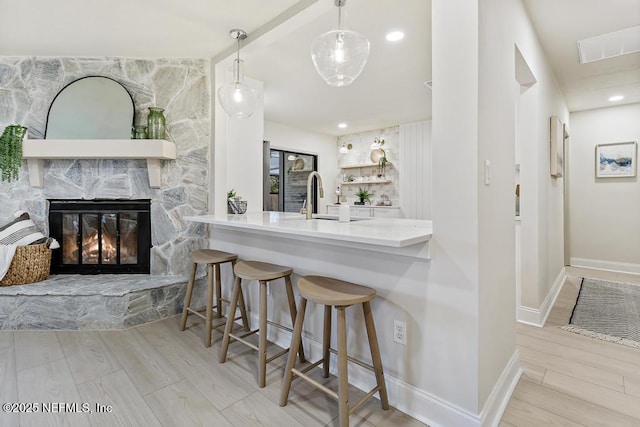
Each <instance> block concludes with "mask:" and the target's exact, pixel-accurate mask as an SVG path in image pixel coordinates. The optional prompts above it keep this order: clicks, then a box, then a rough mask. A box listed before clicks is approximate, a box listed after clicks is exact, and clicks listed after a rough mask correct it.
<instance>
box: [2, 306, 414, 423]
mask: <svg viewBox="0 0 640 427" xmlns="http://www.w3.org/2000/svg"><path fill="white" fill-rule="evenodd" d="M178 324H179V318H178V317H173V318H169V319H165V320H163V321H159V322H155V323H150V324H147V325H143V326H139V327H135V328H132V329H129V330H126V331H99V332H98V331H95V332H94V331H0V403H5V402H21V403H30V402H37V403H42V402H47V403H68V404H71V403H78V404H79V405H80V404H82V403H89V409H91V410H92V411H93V413H88V414H85V413H60V411H61V409H60V407H58V408H57V410H58V413H46V414H44V413H42V411H43V408H42V406H40V407H38V408H37V409H38V410H39V413H23V414H10V413H6V412H4V411H2V412H0V426H2V427H9V426H82V427H85V426H108V427H112V426H136V427H137V426H161V425H162V426H171V427H174V426H190V427H191V426H198V425H201V426H216V427H224V426H242V427H247V426H278V427H285V426H286V427H289V426H333V425H336V426H337V425H338V420H337V415H338V413H337V411H338V407H337V404H336V402H335V401H334V400H333V399H332V398H330V397H328V396H327V395H326V394H324V393H323V392H321V391H319V390H317V389H315V388H314V387H312V386H311V385H309V384H307V383H306V382H303V381H296V382H294V384H293V386H292V390H291V394H290V397H289V404H288V405H287V406H286V407H284V408H282V407H280V406H279V405H278V401H279V398H280V384H281V378H282V375H283V368H284V364H285V363H286V356H284V357H281V358H279V359H277V360H276V361H274V362H272V363H271V364H269V367H268V368H267V387H265V388H263V389H259V388H258V384H257V354H256V352H255V351H253V350H251V349H249V348H248V347H246V346H243V345H240V344H237V343H235V344H231V346H230V348H229V354H228V357H227V362H226V363H224V364H220V363H218V352H219V349H220V343H221V341H222V333H221V330H215V331H214V335H213V340H214V344H213V345H212V346H211V347H210V348H208V349H207V348H205V347H204V346H203V344H202V342H203V322H202V321H200V320H199V319H197V318H196V317H195V316H190V320H189V324H188V329H187V330H186V331H185V332H179V331H178ZM221 329H222V328H221ZM274 350H275V348H274V349H271V350H270V351H274ZM313 371H314V373H312V376H314V377H315V378H316V379H317V380H318V381H320V382H322V383H324V384H327V385H328V386H330V387H332V388H335V389H336V390H337V381H336V378H335V377H331V378H329V379H325V378H322V375H321V370H320V369H314V370H313ZM318 373H320V374H319V375H318ZM363 395H364V393H363V392H361V391H360V390H357V389H355V388H353V389H352V390H351V392H350V397H351V400H352V401H356V400H358V399H359V398H360V397H362V396H363ZM96 403H99V404H101V405H111V406H112V412H111V413H97V411H96V407H95V404H96ZM53 409H56V408H53ZM62 409H64V408H62ZM50 410H51V409H50ZM350 421H351V425H352V426H362V427H372V426H423V425H424V424H422V423H419V422H418V421H416V420H414V419H413V418H411V417H409V416H407V415H405V414H403V413H402V412H399V411H397V410H395V409H393V408H392V409H390V410H388V411H384V410H382V408H381V407H380V405H379V401H378V400H377V399H372V400H369V401H368V402H367V403H366V404H365V405H364V406H362V407H361V408H359V409H358V411H357V412H356V413H355V414H353V415H352V416H351V419H350Z"/></svg>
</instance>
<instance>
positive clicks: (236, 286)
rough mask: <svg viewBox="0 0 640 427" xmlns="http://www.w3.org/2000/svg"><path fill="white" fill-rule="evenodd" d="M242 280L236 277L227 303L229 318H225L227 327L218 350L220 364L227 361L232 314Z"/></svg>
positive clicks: (236, 303)
mask: <svg viewBox="0 0 640 427" xmlns="http://www.w3.org/2000/svg"><path fill="white" fill-rule="evenodd" d="M241 286H242V279H240V278H239V277H236V280H235V282H234V283H233V293H232V294H231V301H230V303H229V316H228V317H227V325H226V326H225V328H224V337H223V338H222V347H221V348H220V357H219V359H218V360H219V361H220V363H224V362H225V360H227V350H229V340H230V339H231V337H230V336H229V334H230V333H231V329H233V318H234V317H235V316H234V315H233V313H235V312H236V306H237V305H238V298H239V295H240V293H241Z"/></svg>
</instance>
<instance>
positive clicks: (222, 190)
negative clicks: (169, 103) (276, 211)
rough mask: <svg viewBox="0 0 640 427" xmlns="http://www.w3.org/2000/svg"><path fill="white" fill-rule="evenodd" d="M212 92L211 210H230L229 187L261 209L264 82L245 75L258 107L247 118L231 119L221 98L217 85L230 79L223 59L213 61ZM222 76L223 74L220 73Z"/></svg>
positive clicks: (253, 208) (217, 211)
mask: <svg viewBox="0 0 640 427" xmlns="http://www.w3.org/2000/svg"><path fill="white" fill-rule="evenodd" d="M212 71H213V72H212V73H211V75H212V81H211V87H212V88H214V91H213V93H212V96H211V98H212V99H211V104H212V112H213V114H212V116H213V120H212V126H213V129H212V134H213V135H214V140H213V146H214V149H213V150H211V152H212V154H211V163H212V164H213V173H211V174H210V176H211V178H212V180H213V182H212V183H211V184H212V185H211V188H212V196H211V202H210V209H209V210H210V211H211V212H215V213H216V214H226V213H227V191H229V190H231V189H234V190H235V192H236V194H238V195H239V196H241V197H242V200H245V201H247V207H248V210H250V211H261V210H262V201H263V199H262V193H263V190H262V181H263V178H262V170H263V165H262V162H263V156H262V138H263V134H264V106H263V99H264V98H263V96H262V94H263V84H262V82H259V81H256V80H253V79H250V78H247V77H245V81H244V82H245V83H246V84H248V85H250V86H251V87H253V88H254V89H255V90H256V91H257V92H258V105H257V107H256V111H255V112H254V113H253V114H252V115H251V117H249V118H247V119H242V120H238V119H230V118H229V116H227V114H226V113H225V112H224V110H223V109H222V106H221V105H220V103H219V102H218V97H217V95H216V94H217V91H218V88H219V87H220V86H222V85H224V84H225V83H226V82H227V81H228V80H227V77H228V75H229V67H228V65H227V64H225V63H224V62H221V63H218V64H212ZM220 76H223V77H220Z"/></svg>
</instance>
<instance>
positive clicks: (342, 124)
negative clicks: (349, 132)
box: [338, 123, 347, 129]
mask: <svg viewBox="0 0 640 427" xmlns="http://www.w3.org/2000/svg"><path fill="white" fill-rule="evenodd" d="M338 127H339V128H340V129H344V128H346V127H347V124H346V123H338Z"/></svg>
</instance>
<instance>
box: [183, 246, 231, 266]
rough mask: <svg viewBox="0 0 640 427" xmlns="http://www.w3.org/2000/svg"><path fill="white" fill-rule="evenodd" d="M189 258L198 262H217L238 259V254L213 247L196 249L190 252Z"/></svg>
mask: <svg viewBox="0 0 640 427" xmlns="http://www.w3.org/2000/svg"><path fill="white" fill-rule="evenodd" d="M191 259H193V262H195V263H198V264H218V263H223V262H230V261H235V260H237V259H238V255H236V254H232V253H229V252H223V251H217V250H215V249H198V250H197V251H193V252H192V253H191Z"/></svg>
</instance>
